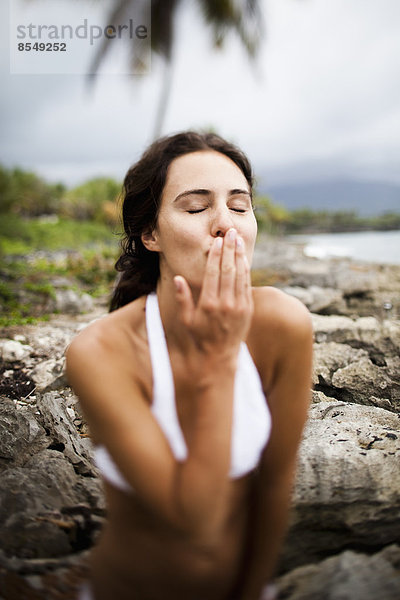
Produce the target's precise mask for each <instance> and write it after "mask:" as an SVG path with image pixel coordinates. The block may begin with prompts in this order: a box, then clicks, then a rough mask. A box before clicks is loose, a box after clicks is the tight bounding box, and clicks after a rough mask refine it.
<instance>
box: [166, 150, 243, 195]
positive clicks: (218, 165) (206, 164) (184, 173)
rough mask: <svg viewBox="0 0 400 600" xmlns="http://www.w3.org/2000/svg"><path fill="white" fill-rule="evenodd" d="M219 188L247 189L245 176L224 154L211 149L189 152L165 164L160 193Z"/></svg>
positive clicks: (174, 193) (170, 193)
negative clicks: (165, 169)
mask: <svg viewBox="0 0 400 600" xmlns="http://www.w3.org/2000/svg"><path fill="white" fill-rule="evenodd" d="M195 188H199V189H200V188H201V189H209V190H211V191H219V190H221V191H223V190H230V189H234V188H242V189H246V190H248V189H249V185H248V183H247V180H246V177H245V176H244V174H243V173H242V171H241V170H240V169H239V167H238V166H237V165H236V164H235V163H234V162H233V161H232V160H231V159H230V158H228V157H227V156H225V154H221V153H220V152H216V151H214V150H210V151H209V150H201V151H199V152H191V153H190V154H185V155H183V156H179V157H178V158H175V159H174V160H173V161H172V162H171V164H170V165H169V167H168V172H167V179H166V182H165V186H164V192H163V196H164V197H166V196H170V195H177V194H179V193H181V192H182V191H185V190H189V189H195Z"/></svg>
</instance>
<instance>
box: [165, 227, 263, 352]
mask: <svg viewBox="0 0 400 600" xmlns="http://www.w3.org/2000/svg"><path fill="white" fill-rule="evenodd" d="M174 282H175V286H176V299H177V302H178V305H179V317H180V321H181V323H182V324H183V325H184V329H185V330H186V334H187V338H186V340H185V341H184V344H185V345H186V349H185V350H186V351H189V352H190V351H191V350H197V351H200V352H201V353H203V354H205V355H207V356H208V355H211V356H212V357H213V358H221V359H225V358H233V357H234V358H235V359H236V357H237V353H238V350H239V346H240V342H241V341H242V340H244V339H245V338H246V336H247V332H248V330H249V327H250V323H251V318H252V314H253V298H252V292H251V282H250V268H249V264H248V261H247V257H246V254H245V248H244V242H243V239H242V238H241V237H240V236H238V234H237V232H236V230H235V229H229V230H228V232H227V233H226V235H225V237H224V238H222V237H217V238H215V240H214V242H213V244H212V246H211V248H210V251H209V255H208V260H207V265H206V270H205V274H204V279H203V285H202V288H201V292H200V296H199V300H198V302H197V304H195V302H194V300H193V296H192V292H191V289H190V287H189V285H188V283H187V281H186V280H185V279H184V278H183V277H181V276H176V277H175V279H174Z"/></svg>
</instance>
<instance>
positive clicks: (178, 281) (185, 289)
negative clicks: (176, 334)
mask: <svg viewBox="0 0 400 600" xmlns="http://www.w3.org/2000/svg"><path fill="white" fill-rule="evenodd" d="M174 284H175V291H176V299H177V302H178V306H179V310H180V318H181V320H182V322H183V324H184V325H186V326H187V327H189V326H190V324H191V323H192V320H193V314H194V310H195V306H194V302H193V296H192V292H191V289H190V287H189V284H188V282H187V281H186V279H185V278H184V277H182V276H181V275H177V276H176V277H174Z"/></svg>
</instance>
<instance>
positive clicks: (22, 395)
mask: <svg viewBox="0 0 400 600" xmlns="http://www.w3.org/2000/svg"><path fill="white" fill-rule="evenodd" d="M253 275H254V281H255V283H258V284H264V283H265V284H271V285H276V286H278V287H280V288H282V289H284V290H285V291H287V292H288V293H290V294H293V295H295V296H296V297H298V298H299V299H300V300H302V301H303V302H304V303H305V304H306V305H307V306H308V308H309V309H310V311H311V312H312V319H313V324H314V334H315V350H314V371H313V384H314V387H313V391H312V404H311V407H310V418H309V421H308V424H307V426H306V429H305V432H304V436H303V441H302V445H301V449H300V453H299V464H298V473H297V480H296V485H295V490H294V496H293V508H292V515H291V524H290V529H289V533H288V537H287V540H286V544H285V548H284V552H283V555H282V559H281V562H280V569H279V576H278V578H277V586H278V590H279V599H282V600H320V599H321V600H325V599H328V600H339V599H340V600H350V599H351V600H361V599H362V600H370V599H371V600H372V599H373V600H398V599H399V598H400V358H399V351H400V320H399V319H400V267H394V266H382V265H367V264H362V263H354V262H351V261H349V260H343V259H341V260H324V261H320V260H317V259H312V258H307V257H305V256H304V255H303V253H302V249H301V247H299V246H296V245H291V244H289V243H287V242H286V241H284V240H282V241H281V242H280V241H277V240H270V239H268V238H266V239H264V240H262V241H260V242H259V244H258V246H257V249H256V254H255V261H254V273H253ZM66 306H67V308H66V309H65V311H66V312H65V313H63V314H59V315H57V316H54V317H53V318H52V319H51V320H50V321H49V322H43V323H40V324H38V325H35V326H33V325H29V326H23V327H21V326H15V327H9V328H6V329H3V330H0V358H1V362H0V374H1V380H0V540H1V544H0V598H1V599H4V600H24V599H26V600H61V599H65V600H67V599H68V600H69V599H71V600H72V599H73V598H74V594H75V590H76V587H77V586H78V585H79V582H80V581H82V579H84V578H85V575H86V573H87V558H88V554H89V553H90V548H91V546H92V545H93V543H94V542H95V540H96V537H97V535H98V533H99V531H100V529H101V526H102V524H103V522H104V519H105V518H106V510H105V504H104V497H103V492H102V486H101V482H100V480H99V478H98V473H97V471H96V468H95V467H94V466H93V464H92V450H91V441H90V437H89V434H88V431H87V427H86V424H85V422H84V420H83V418H82V415H81V412H80V409H79V404H78V402H77V398H76V397H75V395H74V394H73V393H72V391H71V389H70V388H69V387H68V383H67V381H66V379H65V376H64V372H63V369H64V352H65V348H66V346H67V345H68V343H69V341H70V340H71V339H72V337H73V336H74V335H75V334H76V332H77V331H79V329H80V328H82V327H84V326H85V325H86V324H87V323H88V322H90V321H91V320H92V319H93V318H97V317H99V316H101V315H102V314H104V312H105V311H106V307H105V304H104V302H103V303H102V302H101V301H97V303H96V304H94V305H91V306H90V312H88V313H86V314H82V313H80V303H79V298H78V301H77V302H74V303H72V302H70V303H69V304H68V303H67V304H66ZM86 308H88V305H86ZM177 600H180V599H177ZM182 600H183V599H182Z"/></svg>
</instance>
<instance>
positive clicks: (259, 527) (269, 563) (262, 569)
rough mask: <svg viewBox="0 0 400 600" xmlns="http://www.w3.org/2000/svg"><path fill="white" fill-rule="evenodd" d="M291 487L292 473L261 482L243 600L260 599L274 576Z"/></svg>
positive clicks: (257, 495) (243, 580) (249, 549)
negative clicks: (277, 479) (276, 479)
mask: <svg viewBox="0 0 400 600" xmlns="http://www.w3.org/2000/svg"><path fill="white" fill-rule="evenodd" d="M291 489H292V476H287V477H285V478H284V479H283V480H282V481H280V482H276V483H275V484H271V485H270V486H268V487H267V485H266V483H261V484H259V485H258V488H257V490H256V494H255V510H254V519H253V522H252V524H251V537H250V540H249V545H248V554H247V557H246V566H245V569H244V572H243V576H242V582H241V585H240V590H239V595H238V599H240V600H260V598H261V592H262V590H263V588H264V587H265V586H266V585H267V584H268V582H270V581H271V580H272V578H273V577H274V574H275V569H276V565H277V562H278V559H279V554H280V551H281V548H282V544H283V540H284V537H285V533H286V530H287V524H288V518H289V507H290V497H291Z"/></svg>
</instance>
